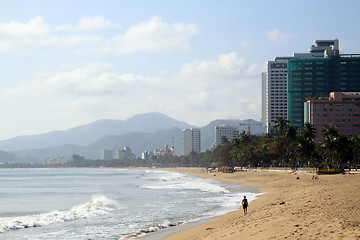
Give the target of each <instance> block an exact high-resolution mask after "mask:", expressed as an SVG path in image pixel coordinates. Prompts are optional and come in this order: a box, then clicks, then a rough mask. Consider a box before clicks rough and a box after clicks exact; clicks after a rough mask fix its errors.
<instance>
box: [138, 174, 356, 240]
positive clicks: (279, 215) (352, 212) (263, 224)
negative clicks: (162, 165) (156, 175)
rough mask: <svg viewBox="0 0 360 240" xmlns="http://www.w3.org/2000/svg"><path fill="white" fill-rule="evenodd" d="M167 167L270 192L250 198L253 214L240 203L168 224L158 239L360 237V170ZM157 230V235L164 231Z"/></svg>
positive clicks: (250, 208) (155, 234) (261, 191)
mask: <svg viewBox="0 0 360 240" xmlns="http://www.w3.org/2000/svg"><path fill="white" fill-rule="evenodd" d="M162 170H167V171H173V172H181V173H185V174H190V175H194V176H197V177H200V178H212V179H215V180H218V181H221V182H225V183H232V184H238V185H242V186H250V187H255V188H256V190H257V191H256V192H257V193H259V192H260V193H266V194H262V195H261V196H258V198H257V199H256V200H254V201H252V202H251V203H250V204H249V209H248V214H247V215H244V214H243V212H242V209H239V210H236V211H233V212H229V213H226V214H225V215H221V216H218V217H215V218H210V219H209V221H206V222H205V223H199V224H197V225H195V226H188V227H185V228H182V229H179V230H177V229H176V228H175V229H165V230H164V231H162V235H161V238H152V239H164V240H182V239H187V240H192V239H193V240H195V239H197V240H213V239H234V240H235V239H247V238H250V239H360V220H358V219H359V216H360V208H359V207H358V203H359V202H360V174H346V175H344V174H338V175H319V176H318V175H316V174H314V173H306V172H280V171H259V170H250V171H243V172H235V173H220V172H216V173H212V174H210V173H209V174H207V173H205V172H202V170H201V169H200V168H174V169H162ZM239 207H240V206H239ZM166 232H167V233H168V234H164V233H166ZM157 234H158V233H157V232H155V233H153V234H152V235H153V236H154V237H155V236H159V237H160V235H157ZM140 239H142V238H140ZM149 239H151V238H149Z"/></svg>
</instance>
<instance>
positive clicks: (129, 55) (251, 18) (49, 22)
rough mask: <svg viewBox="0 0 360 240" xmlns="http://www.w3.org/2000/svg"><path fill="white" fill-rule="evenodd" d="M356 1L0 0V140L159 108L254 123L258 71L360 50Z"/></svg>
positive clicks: (198, 122) (192, 117) (196, 121)
mask: <svg viewBox="0 0 360 240" xmlns="http://www.w3.org/2000/svg"><path fill="white" fill-rule="evenodd" d="M359 10H360V1H358V0H346V1H341V2H339V1H332V0H330V1H329V0H327V1H325V0H324V1H309V0H301V1H300V0H294V1H288V0H286V1H267V0H263V1H261V0H253V1H242V0H234V1H231V0H224V1H214V0H197V1H188V0H181V1H179V0H172V1H168V0H166V1H165V0H164V1H162V0H132V1H128V0H127V1H122V0H102V1H100V0H97V1H94V0H77V1H70V0H61V1H48V0H32V1H25V0H0V64H1V67H0V80H1V81H0V109H1V115H0V125H1V131H0V140H4V139H8V138H11V137H15V136H21V135H32V134H41V133H46V132H50V131H54V130H65V129H69V128H72V127H76V126H79V125H83V124H88V123H91V122H94V121H96V120H99V119H119V120H125V119H128V118H130V117H132V116H134V115H136V114H141V113H148V112H160V113H163V114H166V115H168V116H170V117H173V118H175V119H178V120H180V121H186V122H188V123H189V124H192V125H195V126H199V127H201V126H204V125H206V124H208V123H210V122H211V121H213V120H216V119H249V118H251V119H255V120H259V121H260V120H261V72H264V71H265V66H266V61H269V60H273V59H274V57H276V56H291V55H292V54H293V53H294V52H307V51H308V48H309V47H310V46H311V45H312V44H313V42H314V40H316V39H335V38H338V39H339V41H340V52H342V53H360V31H358V28H359V23H360V15H359V14H358V11H359Z"/></svg>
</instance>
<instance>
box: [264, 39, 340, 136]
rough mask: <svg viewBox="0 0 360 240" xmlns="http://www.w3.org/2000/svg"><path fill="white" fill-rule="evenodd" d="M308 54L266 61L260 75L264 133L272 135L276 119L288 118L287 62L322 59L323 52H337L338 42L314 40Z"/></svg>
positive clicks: (295, 54) (296, 54) (336, 40)
mask: <svg viewBox="0 0 360 240" xmlns="http://www.w3.org/2000/svg"><path fill="white" fill-rule="evenodd" d="M314 43H315V45H312V46H311V47H310V48H309V52H308V53H294V54H293V56H292V57H276V58H275V60H274V61H268V62H267V64H266V72H264V73H262V124H263V125H264V126H265V127H266V132H267V133H271V134H274V133H275V131H274V126H275V121H276V119H277V118H278V117H284V118H285V119H286V118H287V117H288V96H287V95H288V89H287V88H288V86H287V84H288V62H289V61H292V60H293V59H304V58H319V57H324V54H325V52H326V51H327V52H328V53H330V52H338V50H339V40H338V39H335V40H315V41H314Z"/></svg>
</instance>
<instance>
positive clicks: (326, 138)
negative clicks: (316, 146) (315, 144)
mask: <svg viewBox="0 0 360 240" xmlns="http://www.w3.org/2000/svg"><path fill="white" fill-rule="evenodd" d="M321 132H322V146H323V148H324V149H325V151H324V157H325V158H326V160H328V159H329V158H330V159H329V160H330V162H331V163H332V164H333V165H334V164H335V161H336V159H335V154H336V150H337V141H338V139H339V137H340V134H339V131H338V130H337V129H336V127H335V125H333V124H329V125H327V126H324V129H322V130H321ZM327 164H328V165H329V162H328V161H327Z"/></svg>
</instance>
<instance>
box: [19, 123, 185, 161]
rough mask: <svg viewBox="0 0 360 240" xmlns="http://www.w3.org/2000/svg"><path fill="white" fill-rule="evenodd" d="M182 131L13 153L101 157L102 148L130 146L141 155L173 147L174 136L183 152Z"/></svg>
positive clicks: (135, 134)
mask: <svg viewBox="0 0 360 240" xmlns="http://www.w3.org/2000/svg"><path fill="white" fill-rule="evenodd" d="M181 131H182V129H180V128H171V129H166V130H159V131H157V132H155V133H141V132H130V133H126V134H123V135H119V136H115V135H109V136H105V137H103V138H101V139H99V140H98V141H96V142H94V143H92V144H90V145H88V146H79V145H75V144H66V145H60V146H56V147H50V148H44V149H30V150H20V151H14V152H12V153H13V154H15V155H17V156H20V157H22V158H23V159H25V158H26V157H30V159H32V160H33V159H34V158H36V159H38V161H42V160H44V159H45V158H49V157H50V158H56V157H61V156H64V157H68V156H70V155H72V154H80V155H82V156H85V157H86V158H89V159H99V158H100V153H101V149H112V150H120V149H122V148H124V147H126V146H128V147H130V148H131V150H132V151H133V153H135V154H136V155H137V156H141V153H142V152H143V151H145V150H148V151H153V150H154V149H155V148H164V147H165V145H168V146H169V147H171V146H172V141H173V137H174V144H175V151H176V153H177V154H181Z"/></svg>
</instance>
